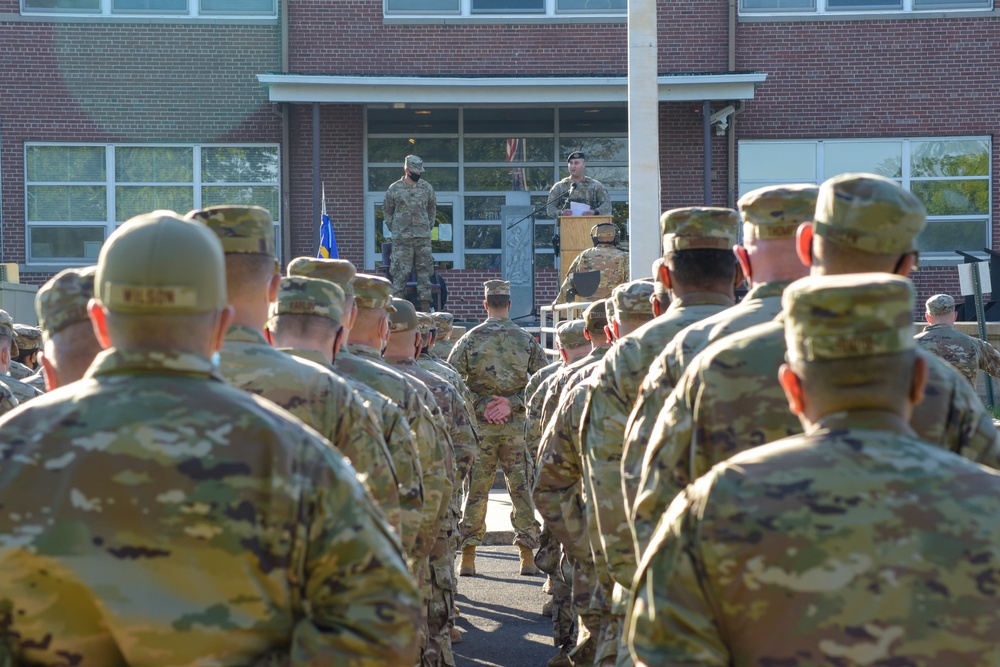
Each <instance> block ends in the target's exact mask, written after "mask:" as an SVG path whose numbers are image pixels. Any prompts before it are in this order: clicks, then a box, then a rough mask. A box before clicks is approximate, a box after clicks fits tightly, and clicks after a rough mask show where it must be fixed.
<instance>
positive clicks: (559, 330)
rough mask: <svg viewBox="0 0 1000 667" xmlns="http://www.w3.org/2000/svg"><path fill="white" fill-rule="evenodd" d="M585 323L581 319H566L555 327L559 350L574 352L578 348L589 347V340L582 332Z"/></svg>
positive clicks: (585, 327) (585, 326) (584, 328)
mask: <svg viewBox="0 0 1000 667" xmlns="http://www.w3.org/2000/svg"><path fill="white" fill-rule="evenodd" d="M586 329H587V323H586V322H584V321H583V320H567V321H565V322H561V323H560V324H559V326H558V327H556V344H557V346H558V347H559V349H561V350H566V351H567V352H575V351H576V350H579V349H580V348H589V347H590V341H588V340H587V337H586V336H585V335H584V334H583V332H584V331H585V330H586Z"/></svg>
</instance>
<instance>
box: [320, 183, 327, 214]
mask: <svg viewBox="0 0 1000 667" xmlns="http://www.w3.org/2000/svg"><path fill="white" fill-rule="evenodd" d="M320 196H321V197H322V198H323V202H322V204H320V206H321V207H322V210H321V211H320V215H321V216H322V215H326V183H325V182H324V183H323V193H322V194H321V195H320Z"/></svg>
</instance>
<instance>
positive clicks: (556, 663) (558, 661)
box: [545, 649, 573, 667]
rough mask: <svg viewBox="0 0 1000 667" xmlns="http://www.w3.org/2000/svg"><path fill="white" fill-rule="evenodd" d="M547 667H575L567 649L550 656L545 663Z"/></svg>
mask: <svg viewBox="0 0 1000 667" xmlns="http://www.w3.org/2000/svg"><path fill="white" fill-rule="evenodd" d="M545 664H546V667H573V663H572V662H571V661H570V659H569V653H567V652H566V649H562V650H560V651H559V655H555V656H553V657H551V658H549V661H548V662H546V663H545Z"/></svg>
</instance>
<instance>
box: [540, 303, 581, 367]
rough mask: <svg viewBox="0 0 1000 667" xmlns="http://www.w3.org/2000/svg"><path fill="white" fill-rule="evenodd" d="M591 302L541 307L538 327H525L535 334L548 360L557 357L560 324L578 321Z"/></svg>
mask: <svg viewBox="0 0 1000 667" xmlns="http://www.w3.org/2000/svg"><path fill="white" fill-rule="evenodd" d="M591 303H593V302H592V301H574V302H572V303H560V304H558V305H556V306H542V307H541V308H540V309H539V317H540V321H539V325H538V326H537V327H526V328H527V330H528V331H530V332H531V333H537V334H538V339H539V342H540V343H541V344H542V349H543V350H545V354H546V355H548V356H549V357H550V358H553V359H554V358H556V357H558V356H559V352H558V350H556V329H557V328H558V327H559V324H560V323H561V322H565V321H566V320H574V319H579V318H580V317H582V316H583V311H584V310H586V308H587V306H589V305H590V304H591Z"/></svg>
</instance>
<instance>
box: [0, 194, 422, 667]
mask: <svg viewBox="0 0 1000 667" xmlns="http://www.w3.org/2000/svg"><path fill="white" fill-rule="evenodd" d="M96 285H98V288H97V293H96V294H95V298H94V300H93V301H91V304H90V318H91V321H92V322H93V325H94V328H95V330H96V331H97V333H98V337H99V340H100V342H101V344H102V345H103V346H105V347H106V348H108V349H106V350H105V351H104V352H103V353H101V354H100V355H99V356H98V358H97V360H96V361H95V362H94V364H93V365H92V366H91V368H90V369H89V370H88V371H87V376H86V377H85V378H84V379H82V380H80V381H79V382H75V383H72V384H69V385H66V386H63V387H61V388H59V389H56V390H54V391H52V392H49V393H48V394H46V395H44V396H42V397H40V398H37V399H34V401H32V402H31V403H29V404H28V405H25V406H22V407H21V408H19V409H18V410H16V411H14V412H12V413H10V414H9V415H6V416H5V417H4V418H3V419H2V420H0V424H2V426H0V429H2V432H3V436H4V437H3V443H2V444H0V460H2V461H3V462H4V463H3V466H4V470H3V472H4V474H3V476H2V478H0V496H2V497H3V499H4V501H3V502H4V510H5V511H4V512H3V513H2V516H0V590H2V591H3V592H2V594H0V597H2V598H3V608H4V612H3V616H2V618H3V623H2V626H0V627H2V631H0V636H2V640H0V663H3V664H31V665H56V664H66V662H67V661H69V662H73V663H75V664H79V665H194V664H216V665H251V664H253V665H265V664H266V665H279V664H281V665H290V666H294V665H316V664H330V665H354V666H370V667H376V666H380V665H412V664H414V661H415V660H416V658H417V626H418V623H419V618H420V602H419V596H418V592H417V589H416V585H415V584H414V582H413V580H412V579H411V577H410V576H409V574H408V573H407V571H406V564H405V563H404V561H403V557H402V554H401V552H400V547H399V542H398V540H397V539H396V537H395V535H394V534H393V533H392V530H391V529H390V528H389V526H388V524H386V522H385V519H384V518H382V514H381V512H379V511H378V510H377V509H376V508H375V506H374V505H373V504H372V502H371V499H370V498H369V497H368V494H367V493H365V491H364V489H362V488H361V486H360V485H359V484H358V483H357V481H356V480H355V477H354V470H353V469H352V468H351V467H350V466H349V465H348V464H347V462H346V460H345V459H344V458H343V457H342V456H339V455H338V454H337V453H336V452H335V451H334V450H333V449H331V448H330V447H329V445H328V444H327V443H326V441H324V440H323V439H322V438H321V437H319V435H318V434H316V433H315V431H313V430H311V429H307V428H305V427H303V425H302V423H301V422H299V421H298V420H297V419H294V418H293V417H292V416H291V415H289V414H288V413H287V412H285V411H284V410H281V409H280V408H278V407H276V406H275V405H274V404H273V403H271V402H270V401H266V400H264V399H261V398H259V397H257V396H253V395H251V394H249V393H246V392H244V391H240V390H239V389H236V388H234V387H232V386H230V385H229V384H228V383H226V382H224V381H223V380H222V378H221V377H219V375H218V374H217V371H216V367H215V365H214V364H213V362H212V356H213V354H214V353H215V352H216V351H218V350H219V348H220V347H221V346H222V343H223V338H224V336H225V333H226V329H227V328H228V326H229V323H230V321H231V320H232V317H233V309H232V307H230V306H228V305H227V294H226V276H225V264H224V259H223V250H222V246H221V244H220V243H219V240H218V239H217V238H216V237H215V235H214V234H212V233H211V232H210V231H209V230H208V229H207V228H206V227H204V226H203V225H199V224H195V223H193V222H188V221H185V220H181V219H180V218H179V217H177V214H175V213H173V212H171V211H157V212H154V213H151V214H148V215H143V216H139V217H137V218H133V219H131V220H129V221H128V222H126V223H125V224H123V225H122V226H121V227H120V228H119V229H118V230H117V231H116V232H115V233H114V234H112V235H111V236H110V237H109V238H108V240H107V242H106V243H105V244H104V247H103V248H102V249H101V254H100V258H99V259H98V264H97V279H96Z"/></svg>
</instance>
